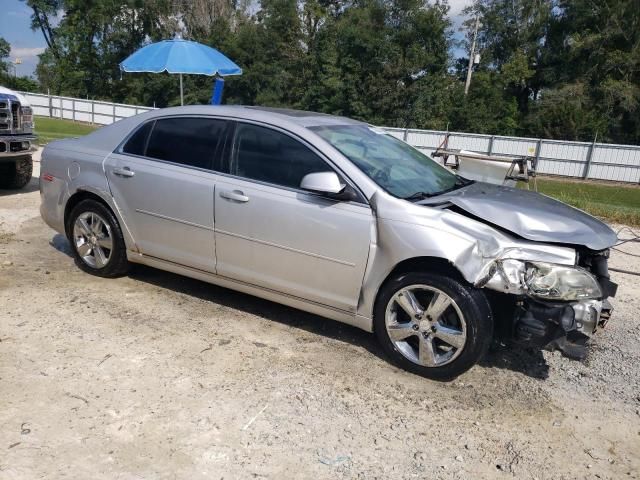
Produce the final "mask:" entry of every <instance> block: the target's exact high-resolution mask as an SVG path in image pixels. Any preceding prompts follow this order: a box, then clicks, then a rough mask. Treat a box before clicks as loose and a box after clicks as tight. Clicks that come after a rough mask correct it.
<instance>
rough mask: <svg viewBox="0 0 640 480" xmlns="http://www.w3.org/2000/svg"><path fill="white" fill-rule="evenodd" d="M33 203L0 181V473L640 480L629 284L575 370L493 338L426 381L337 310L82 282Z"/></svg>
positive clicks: (164, 281)
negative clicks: (326, 314)
mask: <svg viewBox="0 0 640 480" xmlns="http://www.w3.org/2000/svg"><path fill="white" fill-rule="evenodd" d="M36 166H37V165H36ZM36 172H37V170H36ZM36 175H37V173H36ZM38 206H39V195H38V190H37V179H35V178H34V179H33V181H32V183H31V185H30V186H29V188H27V189H25V190H24V191H22V192H20V193H15V192H14V193H8V192H7V193H0V478H2V479H35V478H72V479H85V478H86V479H92V480H97V479H123V480H127V479H140V478H144V479H151V478H153V479H219V478H220V479H221V478H226V479H230V478H234V479H235V478H313V479H323V478H349V479H351V478H357V479H386V478H443V479H471V478H473V479H477V478H525V479H527V478H528V479H534V478H536V479H541V480H542V479H573V478H576V479H578V478H579V479H584V478H588V479H596V478H599V479H621V478H633V479H637V478H639V477H640V350H639V348H638V345H639V344H640V318H639V316H638V306H639V304H640V299H639V297H640V295H639V293H640V277H636V276H630V275H624V274H614V280H615V281H617V282H618V283H619V284H620V289H619V292H618V296H617V298H616V299H615V300H614V305H615V308H616V311H615V313H614V318H613V320H612V321H611V322H610V324H609V326H608V327H607V329H605V330H604V331H603V332H600V333H598V335H597V338H596V339H595V343H594V345H593V350H592V353H591V355H590V357H589V359H588V360H587V361H586V362H585V363H579V362H575V361H570V360H567V359H565V358H562V357H561V356H559V355H558V354H551V353H544V354H541V353H530V352H518V351H513V350H509V349H503V350H499V351H496V352H493V353H491V354H490V355H489V357H488V358H487V359H486V360H485V361H484V362H483V364H482V365H480V366H477V367H475V368H473V369H472V370H471V371H470V372H468V373H467V374H465V375H463V376H462V377H460V378H459V379H458V380H456V381H454V382H451V383H436V382H432V381H428V380H425V379H423V378H421V377H417V376H414V375H411V374H409V373H405V372H403V371H401V370H399V369H397V368H396V367H394V366H392V365H390V364H389V363H387V362H386V360H385V358H384V354H383V353H382V351H381V350H380V348H378V346H377V345H376V343H375V341H374V338H373V337H372V336H371V335H369V334H367V333H365V332H362V331H359V330H357V329H355V328H351V327H348V326H345V325H341V324H339V323H336V322H333V321H330V320H326V319H323V318H319V317H316V316H313V315H309V314H306V313H302V312H300V311H297V310H293V309H290V308H286V307H283V306H279V305H276V304H273V303H270V302H266V301H263V300H259V299H256V298H253V297H250V296H247V295H243V294H239V293H235V292H233V291H230V290H226V289H223V288H218V287H215V286H211V285H208V284H205V283H202V282H198V281H195V280H189V279H185V278H182V277H179V276H177V275H173V274H169V273H165V272H162V271H158V270H153V269H150V268H142V267H137V268H135V269H134V270H133V272H132V273H131V274H130V275H129V276H128V277H125V278H120V279H117V280H103V279H99V278H96V277H92V276H89V275H87V274H84V273H82V272H81V271H80V270H79V269H77V268H76V267H75V266H74V264H73V261H72V259H71V257H70V255H69V245H68V243H67V241H66V240H65V239H64V238H63V237H62V236H60V235H57V234H56V233H55V232H53V231H52V230H50V229H49V228H48V227H47V226H46V225H45V224H44V223H43V222H42V221H41V220H40V217H39V213H38ZM623 248H624V249H625V250H627V251H631V252H634V253H635V254H640V244H635V245H634V244H632V245H630V246H624V247H623ZM612 266H617V267H619V268H625V269H630V270H635V271H640V258H636V257H632V256H627V255H623V254H621V253H619V252H614V253H613V256H612Z"/></svg>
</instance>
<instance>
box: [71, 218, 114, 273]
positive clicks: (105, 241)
mask: <svg viewBox="0 0 640 480" xmlns="http://www.w3.org/2000/svg"><path fill="white" fill-rule="evenodd" d="M73 239H74V242H75V248H76V251H77V252H78V255H79V256H80V258H81V259H82V261H83V262H84V263H86V264H87V265H89V266H90V267H93V268H103V267H104V266H105V265H107V263H109V259H110V258H111V252H112V250H113V238H112V236H111V227H110V226H109V224H108V223H107V222H106V221H105V220H104V218H102V217H101V216H100V215H98V214H97V213H94V212H84V213H81V214H80V215H78V217H77V218H76V221H75V222H74V224H73Z"/></svg>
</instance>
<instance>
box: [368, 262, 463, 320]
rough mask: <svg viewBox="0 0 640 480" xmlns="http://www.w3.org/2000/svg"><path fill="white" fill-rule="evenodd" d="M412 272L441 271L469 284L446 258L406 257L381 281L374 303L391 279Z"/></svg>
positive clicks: (440, 272)
mask: <svg viewBox="0 0 640 480" xmlns="http://www.w3.org/2000/svg"><path fill="white" fill-rule="evenodd" d="M410 272H429V273H439V274H442V275H446V276H449V277H451V278H453V279H454V280H457V281H459V282H463V283H466V284H469V282H468V281H467V280H465V278H464V276H463V275H462V273H461V272H460V270H458V268H456V266H455V265H454V264H453V263H451V262H450V261H449V260H447V259H446V258H442V257H429V256H421V257H411V258H405V259H404V260H402V261H400V262H398V263H397V264H396V265H395V266H394V267H393V268H392V269H391V270H390V271H389V273H388V274H387V275H386V276H385V278H384V280H383V281H382V282H380V284H379V285H378V288H377V290H376V294H375V297H374V300H373V304H374V305H375V303H376V302H377V301H378V298H379V297H380V292H381V291H382V289H383V287H384V286H385V285H386V284H387V283H388V282H389V281H390V280H391V279H393V278H395V277H397V276H398V275H402V274H405V273H410ZM374 305H373V306H374ZM372 313H373V308H372ZM374 330H375V325H374V322H372V331H374Z"/></svg>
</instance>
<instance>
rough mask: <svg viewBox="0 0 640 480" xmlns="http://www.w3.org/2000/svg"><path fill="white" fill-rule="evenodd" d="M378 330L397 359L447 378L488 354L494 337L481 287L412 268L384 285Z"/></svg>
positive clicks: (426, 374)
mask: <svg viewBox="0 0 640 480" xmlns="http://www.w3.org/2000/svg"><path fill="white" fill-rule="evenodd" d="M407 312H411V313H412V314H413V315H412V317H410V316H409V314H408V313H407ZM439 312H441V313H439ZM374 330H375V333H376V336H377V337H378V341H379V342H380V344H381V345H382V348H383V349H384V350H385V352H386V353H387V355H388V356H389V357H390V359H391V360H392V362H393V363H395V364H396V365H398V366H399V367H401V368H403V369H405V370H408V371H410V372H413V373H416V374H418V375H422V376H423V377H426V378H430V379H433V380H440V381H447V380H452V379H454V378H455V377H457V376H458V375H461V374H462V373H464V372H466V371H467V370H469V369H470V368H471V367H472V366H474V365H475V364H476V363H477V362H478V361H479V360H480V359H481V358H482V357H483V356H484V355H485V353H486V352H487V350H488V349H489V346H490V344H491V341H492V339H493V316H492V314H491V307H490V306H489V302H488V301H487V298H486V297H485V295H484V293H483V292H482V291H481V290H479V289H477V288H474V287H472V286H470V285H468V284H464V283H462V282H461V281H460V280H457V279H453V278H451V277H448V276H445V275H440V274H435V273H419V272H412V273H406V274H401V275H398V276H396V277H394V278H391V279H390V280H388V281H387V282H386V283H385V284H384V285H383V286H382V288H381V290H380V293H379V294H378V298H377V300H376V304H375V307H374ZM391 335H393V339H392V337H391ZM448 342H451V343H448ZM454 345H455V346H454Z"/></svg>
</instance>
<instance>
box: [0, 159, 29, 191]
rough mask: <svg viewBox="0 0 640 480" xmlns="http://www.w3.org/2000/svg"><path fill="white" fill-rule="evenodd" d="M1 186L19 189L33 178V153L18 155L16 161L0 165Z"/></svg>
mask: <svg viewBox="0 0 640 480" xmlns="http://www.w3.org/2000/svg"><path fill="white" fill-rule="evenodd" d="M0 167H2V168H1V169H0V188H6V189H9V190H17V189H20V188H23V187H24V186H26V185H27V183H29V181H30V180H31V175H32V173H33V160H32V159H31V155H27V156H24V157H17V158H16V159H15V162H11V163H7V164H4V165H0Z"/></svg>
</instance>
